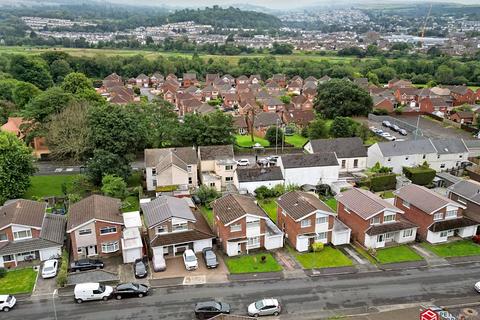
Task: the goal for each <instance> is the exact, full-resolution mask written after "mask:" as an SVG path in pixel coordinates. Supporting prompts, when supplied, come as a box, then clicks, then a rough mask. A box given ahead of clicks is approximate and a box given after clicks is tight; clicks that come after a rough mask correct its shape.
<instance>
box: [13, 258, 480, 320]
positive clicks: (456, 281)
mask: <svg viewBox="0 0 480 320" xmlns="http://www.w3.org/2000/svg"><path fill="white" fill-rule="evenodd" d="M479 266H480V264H479V263H474V264H464V265H456V266H448V267H439V268H422V269H411V270H404V271H386V272H374V273H360V274H349V275H337V276H322V277H316V278H302V279H288V280H279V281H259V282H244V283H241V282H233V283H230V284H225V285H207V286H194V287H189V286H183V287H175V288H160V289H154V291H153V292H152V295H151V296H149V297H146V298H143V299H129V300H122V301H116V300H111V301H108V302H90V303H83V304H81V305H77V304H76V303H75V302H74V301H73V297H59V298H58V297H57V298H56V299H55V305H56V310H57V318H58V319H102V320H106V319H192V318H193V314H192V310H193V306H194V304H195V303H196V302H198V301H202V300H209V299H219V300H221V301H225V302H228V303H230V304H231V305H232V310H233V313H235V314H245V310H246V307H247V305H248V304H249V303H251V302H252V301H254V300H256V299H258V298H261V297H276V298H278V299H279V300H280V301H281V303H283V307H284V308H283V313H282V316H281V318H283V319H292V318H293V315H295V318H294V319H319V318H320V319H321V318H328V317H331V316H335V315H340V314H342V313H343V314H360V313H366V312H376V311H377V309H376V308H375V307H381V306H386V305H396V304H408V303H419V304H420V303H427V304H428V303H432V304H437V305H449V304H452V303H458V302H459V301H461V302H462V303H463V302H467V301H469V302H471V301H476V300H477V299H476V297H477V296H478V294H477V293H476V292H475V291H474V290H473V285H474V283H475V282H476V281H478V280H479V279H480V269H479ZM459 298H460V299H459ZM37 299H38V298H37ZM8 318H9V319H22V320H29V319H32V320H33V319H35V320H39V319H54V309H53V303H52V300H51V297H49V300H41V299H40V300H32V299H30V300H26V301H20V302H18V305H17V307H16V308H15V309H14V310H12V311H11V313H9V315H8Z"/></svg>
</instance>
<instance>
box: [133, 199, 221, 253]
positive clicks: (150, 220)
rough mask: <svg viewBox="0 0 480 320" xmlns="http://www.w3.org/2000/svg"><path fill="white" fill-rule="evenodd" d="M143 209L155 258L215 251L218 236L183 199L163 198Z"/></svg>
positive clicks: (144, 206) (147, 203) (142, 206)
mask: <svg viewBox="0 0 480 320" xmlns="http://www.w3.org/2000/svg"><path fill="white" fill-rule="evenodd" d="M141 209H142V212H143V216H144V219H145V225H146V227H147V233H148V242H149V245H150V247H151V248H152V251H153V255H154V256H157V255H160V256H166V255H168V256H175V255H178V254H182V253H183V252H184V251H185V250H188V249H191V250H193V251H194V252H202V250H203V249H204V248H211V247H212V239H213V238H215V235H214V234H213V233H212V231H211V230H210V227H209V226H208V224H207V222H206V221H205V218H203V216H202V214H201V213H200V212H199V211H198V210H197V209H195V208H193V207H190V205H189V204H188V202H187V201H186V200H185V199H184V198H175V197H170V196H160V197H158V198H156V199H154V200H152V201H150V202H146V203H142V204H141Z"/></svg>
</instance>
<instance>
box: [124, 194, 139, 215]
mask: <svg viewBox="0 0 480 320" xmlns="http://www.w3.org/2000/svg"><path fill="white" fill-rule="evenodd" d="M139 210H140V203H139V201H138V197H137V196H128V197H127V198H126V199H125V200H124V201H123V208H122V211H123V212H131V211H139Z"/></svg>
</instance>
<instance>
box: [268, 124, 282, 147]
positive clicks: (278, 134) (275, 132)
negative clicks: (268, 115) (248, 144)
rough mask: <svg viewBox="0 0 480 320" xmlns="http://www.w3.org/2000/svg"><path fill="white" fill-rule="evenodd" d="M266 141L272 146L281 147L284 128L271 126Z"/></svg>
mask: <svg viewBox="0 0 480 320" xmlns="http://www.w3.org/2000/svg"><path fill="white" fill-rule="evenodd" d="M265 139H267V140H268V142H270V145H272V146H275V145H281V144H282V141H283V130H282V128H278V127H277V126H271V127H270V128H268V129H267V132H266V133H265Z"/></svg>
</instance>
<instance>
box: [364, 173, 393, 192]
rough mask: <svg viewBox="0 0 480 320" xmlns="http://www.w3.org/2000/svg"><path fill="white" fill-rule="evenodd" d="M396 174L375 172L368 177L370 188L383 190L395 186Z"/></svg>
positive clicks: (375, 190)
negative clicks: (375, 173)
mask: <svg viewBox="0 0 480 320" xmlns="http://www.w3.org/2000/svg"><path fill="white" fill-rule="evenodd" d="M396 177H397V176H396V175H395V174H394V173H389V174H377V175H374V176H373V177H371V178H370V190H372V191H374V192H377V191H385V190H392V189H395V188H396V185H397V178H396Z"/></svg>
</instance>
